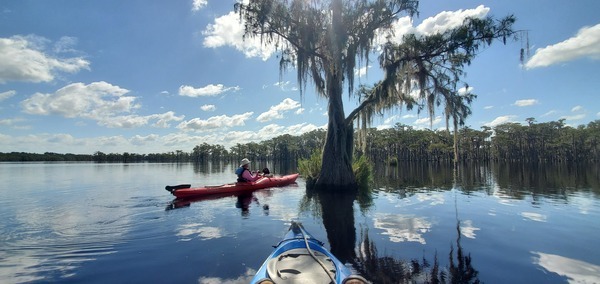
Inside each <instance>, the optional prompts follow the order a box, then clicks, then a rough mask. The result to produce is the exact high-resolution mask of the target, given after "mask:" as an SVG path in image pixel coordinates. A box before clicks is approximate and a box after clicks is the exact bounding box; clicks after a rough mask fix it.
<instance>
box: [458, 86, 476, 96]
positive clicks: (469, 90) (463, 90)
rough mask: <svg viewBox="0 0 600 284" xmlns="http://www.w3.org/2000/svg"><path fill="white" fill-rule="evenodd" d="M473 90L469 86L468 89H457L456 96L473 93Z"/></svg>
mask: <svg viewBox="0 0 600 284" xmlns="http://www.w3.org/2000/svg"><path fill="white" fill-rule="evenodd" d="M473 90H475V88H473V87H471V86H469V87H462V88H460V89H458V94H459V95H461V96H464V95H467V94H470V93H473Z"/></svg>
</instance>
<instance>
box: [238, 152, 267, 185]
mask: <svg viewBox="0 0 600 284" xmlns="http://www.w3.org/2000/svg"><path fill="white" fill-rule="evenodd" d="M249 165H250V160H248V159H246V158H244V159H242V163H241V164H240V167H239V168H238V169H237V170H235V174H236V175H237V176H238V179H237V181H238V182H252V181H255V180H257V179H259V178H261V175H260V172H256V174H255V175H252V173H251V172H250V170H249V169H248V166H249Z"/></svg>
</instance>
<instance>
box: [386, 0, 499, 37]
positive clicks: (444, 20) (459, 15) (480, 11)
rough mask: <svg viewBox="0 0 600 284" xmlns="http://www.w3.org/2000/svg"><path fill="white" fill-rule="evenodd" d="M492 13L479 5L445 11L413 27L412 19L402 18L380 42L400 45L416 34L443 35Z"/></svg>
mask: <svg viewBox="0 0 600 284" xmlns="http://www.w3.org/2000/svg"><path fill="white" fill-rule="evenodd" d="M489 12H490V8H488V7H485V6H483V5H479V6H477V7H476V8H474V9H465V10H462V9H461V10H457V11H443V12H441V13H439V14H437V15H435V16H433V17H429V18H427V19H425V20H423V22H421V24H419V25H418V26H416V27H415V26H414V25H413V21H412V19H411V18H410V17H408V16H407V17H402V18H399V19H398V20H396V21H395V22H394V23H393V24H392V32H391V33H389V32H388V33H381V34H380V35H379V37H378V40H377V41H378V42H379V43H383V42H385V41H386V39H387V40H390V41H391V42H395V43H400V42H402V37H403V36H405V35H407V34H413V33H414V34H416V35H422V36H428V35H432V34H436V33H443V32H446V31H448V30H451V29H454V28H457V27H459V26H461V25H462V24H463V22H464V20H465V19H466V18H479V19H481V18H484V17H486V16H487V14H488V13H489Z"/></svg>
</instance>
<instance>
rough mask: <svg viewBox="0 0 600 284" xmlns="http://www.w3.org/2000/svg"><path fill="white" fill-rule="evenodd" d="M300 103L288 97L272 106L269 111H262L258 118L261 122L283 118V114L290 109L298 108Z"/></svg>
mask: <svg viewBox="0 0 600 284" xmlns="http://www.w3.org/2000/svg"><path fill="white" fill-rule="evenodd" d="M299 107H300V103H299V102H297V101H294V100H292V99H290V98H286V99H285V100H283V101H282V102H281V103H279V104H278V105H275V106H272V107H271V108H270V109H269V110H268V111H267V112H263V113H261V114H260V115H259V116H258V117H257V118H256V120H257V121H259V122H267V121H271V120H274V119H281V118H283V114H284V113H286V112H287V111H289V110H293V109H297V108H299Z"/></svg>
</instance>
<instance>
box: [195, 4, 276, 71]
mask: <svg viewBox="0 0 600 284" xmlns="http://www.w3.org/2000/svg"><path fill="white" fill-rule="evenodd" d="M202 34H203V35H205V36H206V37H205V38H204V43H203V44H204V46H205V47H212V48H217V47H223V46H232V47H234V48H235V49H237V50H239V51H241V52H243V53H244V54H245V55H246V57H261V58H262V59H263V60H267V59H268V58H269V57H271V55H272V54H273V53H274V52H275V45H268V46H265V45H263V43H261V40H260V38H259V37H255V38H246V39H244V38H243V36H244V24H243V23H242V22H241V21H240V15H238V14H237V13H235V12H233V11H232V12H229V14H227V15H224V16H221V17H219V18H216V19H215V22H214V23H213V24H209V25H208V26H207V27H206V29H205V30H204V31H203V32H202Z"/></svg>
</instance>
